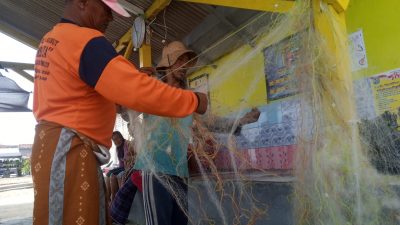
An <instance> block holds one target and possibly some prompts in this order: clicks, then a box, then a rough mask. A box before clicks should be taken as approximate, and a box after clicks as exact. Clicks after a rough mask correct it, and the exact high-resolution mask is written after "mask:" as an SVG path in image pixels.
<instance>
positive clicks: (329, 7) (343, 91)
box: [312, 0, 355, 122]
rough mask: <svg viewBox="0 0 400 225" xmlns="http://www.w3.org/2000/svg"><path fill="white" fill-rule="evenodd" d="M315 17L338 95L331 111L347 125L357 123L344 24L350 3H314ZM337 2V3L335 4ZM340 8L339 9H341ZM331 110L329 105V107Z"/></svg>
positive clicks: (331, 0) (319, 0)
mask: <svg viewBox="0 0 400 225" xmlns="http://www.w3.org/2000/svg"><path fill="white" fill-rule="evenodd" d="M312 1H313V5H312V6H313V16H314V26H315V29H316V32H317V33H318V34H319V35H320V37H321V39H322V40H323V44H325V45H326V46H325V48H326V50H327V52H329V54H330V56H332V57H331V58H330V59H331V61H330V65H329V66H330V68H331V69H330V70H329V71H328V72H329V74H325V75H324V76H325V77H327V76H329V77H330V84H331V85H333V87H332V88H333V90H334V92H335V95H333V96H332V99H331V100H332V101H333V102H330V103H328V104H330V107H334V108H335V111H336V110H338V111H339V112H340V114H341V116H343V117H344V119H345V121H346V122H349V121H352V120H354V118H355V117H354V116H355V115H354V112H355V110H354V105H353V101H352V96H350V95H349V94H352V77H351V70H350V64H349V63H350V59H349V54H348V44H347V43H348V36H347V32H346V23H345V11H344V10H345V9H346V8H347V4H348V2H349V1H348V0H347V1H343V0H312ZM334 2H335V3H334ZM339 6H340V7H339ZM326 107H328V105H326Z"/></svg>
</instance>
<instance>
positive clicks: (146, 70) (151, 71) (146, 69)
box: [139, 67, 156, 76]
mask: <svg viewBox="0 0 400 225" xmlns="http://www.w3.org/2000/svg"><path fill="white" fill-rule="evenodd" d="M139 71H140V72H142V73H146V74H147V75H149V76H153V75H155V74H156V69H154V68H153V67H141V68H139Z"/></svg>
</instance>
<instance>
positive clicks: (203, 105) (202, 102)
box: [195, 92, 208, 114]
mask: <svg viewBox="0 0 400 225" xmlns="http://www.w3.org/2000/svg"><path fill="white" fill-rule="evenodd" d="M195 94H196V96H197V99H198V100H199V104H198V105H197V109H196V113H199V114H204V113H206V111H207V108H208V99H207V95H206V94H204V93H200V92H195Z"/></svg>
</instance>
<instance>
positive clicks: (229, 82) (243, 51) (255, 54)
mask: <svg viewBox="0 0 400 225" xmlns="http://www.w3.org/2000/svg"><path fill="white" fill-rule="evenodd" d="M263 60H264V56H263V53H262V51H260V50H254V49H253V48H251V47H250V46H248V45H245V46H243V47H241V48H239V49H237V50H235V51H234V52H232V53H230V54H228V55H226V56H224V57H222V58H221V59H220V60H217V61H216V62H214V64H216V65H217V67H216V68H212V67H207V68H204V69H201V70H199V71H197V72H196V73H195V74H193V75H192V76H191V78H194V77H196V76H199V75H201V74H204V73H207V74H209V85H210V97H211V110H212V111H213V113H215V114H222V115H223V114H229V113H231V112H234V111H236V110H238V109H239V108H240V107H241V106H244V107H245V108H251V107H253V106H260V105H264V104H266V102H267V100H266V99H267V94H266V85H265V75H264V61H263ZM249 90H251V91H250V92H249ZM246 96H248V97H246Z"/></svg>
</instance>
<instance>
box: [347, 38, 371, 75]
mask: <svg viewBox="0 0 400 225" xmlns="http://www.w3.org/2000/svg"><path fill="white" fill-rule="evenodd" d="M349 40H350V46H349V47H350V53H351V69H352V71H353V72H354V71H358V70H361V69H365V68H368V60H367V51H366V49H365V42H364V36H363V32H362V30H359V31H357V32H354V33H352V34H350V36H349Z"/></svg>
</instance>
